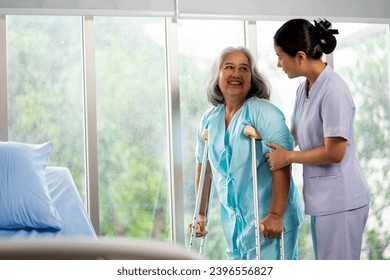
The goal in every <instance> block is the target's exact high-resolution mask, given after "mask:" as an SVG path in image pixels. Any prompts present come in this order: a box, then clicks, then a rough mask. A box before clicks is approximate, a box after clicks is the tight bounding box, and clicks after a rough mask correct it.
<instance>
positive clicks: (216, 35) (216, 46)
mask: <svg viewBox="0 0 390 280" xmlns="http://www.w3.org/2000/svg"><path fill="white" fill-rule="evenodd" d="M178 32H179V53H180V74H179V75H180V97H181V99H180V110H181V111H180V113H181V128H182V136H181V138H182V141H183V149H182V151H183V180H184V197H185V198H184V206H185V225H186V226H187V225H188V224H189V223H190V222H191V221H192V219H193V214H194V209H195V195H194V190H195V187H194V183H195V156H194V152H195V144H196V133H197V128H198V125H199V122H200V118H201V116H202V114H203V113H204V112H205V111H206V110H207V109H208V108H209V107H211V104H210V103H208V101H207V97H206V92H205V90H204V83H205V79H206V75H207V74H208V72H209V70H210V69H211V65H212V62H213V60H214V58H215V57H216V56H217V55H218V54H219V53H220V52H221V51H222V49H224V48H225V47H228V46H238V45H240V46H243V45H244V22H240V21H211V20H205V21H201V20H182V21H180V23H179V31H178ZM214 198H215V201H214V204H213V206H212V212H211V214H210V219H211V220H210V226H209V228H208V230H209V234H208V238H207V245H206V250H205V257H207V258H209V259H226V255H225V251H226V248H227V246H226V242H225V238H224V237H223V233H222V229H221V224H220V213H219V205H218V202H217V200H218V198H217V194H215V195H214ZM184 230H185V232H186V236H187V238H186V243H188V241H189V234H188V230H187V228H185V229H184ZM196 246H197V249H198V248H199V244H196Z"/></svg>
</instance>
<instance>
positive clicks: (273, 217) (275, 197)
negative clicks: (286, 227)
mask: <svg viewBox="0 0 390 280" xmlns="http://www.w3.org/2000/svg"><path fill="white" fill-rule="evenodd" d="M290 180H291V167H290V166H286V167H284V168H282V169H279V170H277V171H275V172H273V173H272V198H271V206H270V211H269V214H268V215H267V216H266V217H265V218H264V219H263V220H262V221H261V222H260V223H261V224H263V225H264V230H263V234H264V237H266V238H275V237H278V236H279V235H280V234H281V233H282V231H283V215H284V212H285V211H286V207H287V201H288V195H289V192H290Z"/></svg>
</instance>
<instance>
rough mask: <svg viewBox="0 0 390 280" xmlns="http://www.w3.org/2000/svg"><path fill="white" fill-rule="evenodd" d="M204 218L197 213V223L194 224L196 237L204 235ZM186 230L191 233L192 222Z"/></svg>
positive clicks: (205, 232) (205, 231)
mask: <svg viewBox="0 0 390 280" xmlns="http://www.w3.org/2000/svg"><path fill="white" fill-rule="evenodd" d="M205 224H206V218H205V217H204V216H202V215H199V218H198V224H197V225H196V237H198V238H199V237H203V236H205V235H206V234H207V233H208V231H207V230H206V226H205ZM188 231H189V233H190V234H191V232H192V223H191V224H189V225H188Z"/></svg>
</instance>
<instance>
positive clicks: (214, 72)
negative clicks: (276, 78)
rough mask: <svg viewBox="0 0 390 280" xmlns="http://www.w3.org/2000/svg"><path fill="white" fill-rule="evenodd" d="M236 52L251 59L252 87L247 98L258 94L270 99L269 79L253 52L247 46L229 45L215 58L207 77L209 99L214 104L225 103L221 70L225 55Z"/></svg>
mask: <svg viewBox="0 0 390 280" xmlns="http://www.w3.org/2000/svg"><path fill="white" fill-rule="evenodd" d="M236 52H241V53H243V54H244V55H245V56H246V57H247V58H248V60H249V66H250V71H251V89H250V91H249V94H248V96H247V98H250V97H252V96H257V97H259V98H263V99H267V100H269V98H270V90H269V85H268V81H267V80H266V78H265V77H264V76H263V75H262V74H261V73H260V72H259V70H258V68H257V65H256V61H255V59H254V57H253V55H252V54H251V52H250V51H249V50H248V49H247V48H245V47H227V48H225V49H224V50H223V51H222V52H221V53H220V54H219V56H218V57H217V58H216V59H215V60H214V63H213V65H212V67H211V70H210V72H209V75H208V76H207V78H206V84H205V87H206V93H207V99H208V100H209V101H210V102H211V104H213V105H214V106H216V105H218V104H225V98H224V97H223V95H222V92H221V90H220V88H219V86H218V78H219V70H220V68H221V65H222V62H223V59H224V58H225V56H227V55H228V54H231V53H236Z"/></svg>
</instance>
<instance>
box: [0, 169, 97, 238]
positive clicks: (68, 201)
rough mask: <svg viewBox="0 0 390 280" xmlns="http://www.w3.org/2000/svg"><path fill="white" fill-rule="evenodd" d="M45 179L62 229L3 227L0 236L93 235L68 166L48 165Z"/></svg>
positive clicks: (92, 236)
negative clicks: (61, 223)
mask: <svg viewBox="0 0 390 280" xmlns="http://www.w3.org/2000/svg"><path fill="white" fill-rule="evenodd" d="M46 180H47V183H48V186H49V191H50V196H51V198H52V200H53V203H54V206H55V207H56V209H57V211H58V214H59V215H60V217H61V219H62V222H63V228H62V229H61V230H54V229H19V230H13V229H9V230H8V229H1V230H0V238H68V237H70V238H93V239H97V236H96V234H95V231H94V229H93V226H92V224H91V222H90V220H89V217H88V215H87V213H86V211H85V209H84V206H83V204H82V202H81V199H80V196H79V194H78V192H77V188H76V185H75V183H74V181H73V178H72V175H71V173H70V171H69V169H68V168H66V167H47V168H46Z"/></svg>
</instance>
